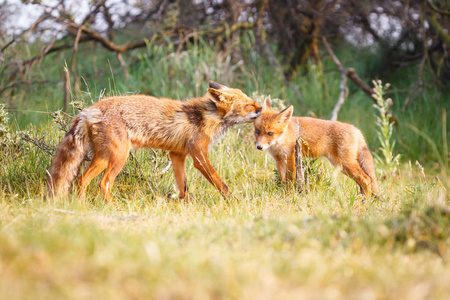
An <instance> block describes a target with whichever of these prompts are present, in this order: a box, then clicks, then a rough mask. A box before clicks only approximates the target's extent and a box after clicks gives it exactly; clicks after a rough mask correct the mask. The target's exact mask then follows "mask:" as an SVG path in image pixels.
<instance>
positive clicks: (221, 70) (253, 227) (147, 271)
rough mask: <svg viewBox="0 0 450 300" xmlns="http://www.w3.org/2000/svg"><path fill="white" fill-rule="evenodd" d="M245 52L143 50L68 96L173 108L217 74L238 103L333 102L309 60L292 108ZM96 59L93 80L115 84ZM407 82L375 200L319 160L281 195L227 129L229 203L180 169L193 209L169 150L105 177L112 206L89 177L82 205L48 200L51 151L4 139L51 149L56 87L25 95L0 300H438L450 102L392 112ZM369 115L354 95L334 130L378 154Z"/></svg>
mask: <svg viewBox="0 0 450 300" xmlns="http://www.w3.org/2000/svg"><path fill="white" fill-rule="evenodd" d="M245 42H246V41H241V44H239V46H240V47H242V48H244V54H242V57H243V60H236V59H235V58H230V56H227V55H224V54H220V55H219V54H216V53H215V52H214V49H213V48H208V47H206V46H201V47H199V48H195V47H194V48H193V49H190V50H189V51H186V52H182V54H181V55H180V56H175V55H174V54H173V52H174V49H170V47H169V48H166V49H164V48H161V47H159V46H153V45H149V48H148V49H147V53H144V54H142V53H141V54H139V55H136V56H135V57H131V58H129V60H130V61H135V63H134V64H131V66H130V81H129V82H125V81H124V80H123V78H121V76H120V75H115V76H112V75H111V74H109V75H108V74H107V75H105V74H100V77H101V80H103V81H101V80H99V81H97V80H95V79H93V78H90V79H89V78H88V79H86V85H85V86H84V87H83V88H82V89H81V90H80V91H78V90H76V91H73V95H72V97H73V100H82V101H84V102H85V103H87V104H89V103H91V102H92V101H96V100H97V98H98V96H99V94H101V93H102V92H103V93H106V94H108V93H115V92H111V91H120V93H122V94H125V93H127V92H131V93H136V92H141V93H147V94H153V95H160V96H165V97H172V98H177V99H185V98H187V97H193V96H199V95H202V94H203V93H204V92H205V89H206V82H207V80H209V79H214V80H216V81H218V82H222V83H226V84H230V85H233V86H236V87H239V88H242V89H244V90H245V91H246V92H247V93H248V94H249V95H250V94H251V93H252V92H253V91H257V92H259V94H271V95H272V96H273V97H280V98H283V99H285V101H286V102H285V103H290V104H294V106H295V113H294V114H295V115H317V116H319V117H322V118H329V116H330V112H331V110H332V107H333V105H334V102H335V100H334V99H336V98H337V95H338V94H339V88H338V85H339V75H336V74H337V73H335V74H333V73H325V72H323V71H320V70H318V69H317V68H315V67H314V66H309V70H308V71H304V72H299V75H298V76H297V77H295V78H293V80H292V82H293V84H294V85H295V86H297V87H298V89H299V91H300V93H301V94H302V97H303V98H304V99H303V101H304V104H303V105H301V104H300V101H299V99H297V98H296V96H295V93H294V92H293V90H292V89H291V88H289V87H288V86H286V84H285V83H284V82H283V81H282V80H281V77H280V74H279V70H275V69H274V68H273V67H272V66H270V65H269V64H268V63H267V61H264V60H262V58H261V57H258V56H257V55H256V54H255V53H253V52H251V53H245V51H247V50H245V49H247V48H251V45H250V46H248V45H247V46H246V45H245ZM245 47H247V48H245ZM88 50H89V49H88ZM80 51H81V53H83V49H80ZM89 51H90V50H89ZM101 59H104V61H100V59H99V61H97V64H98V66H99V68H100V69H101V70H106V69H107V70H110V69H109V68H111V73H113V74H120V71H117V70H118V68H116V69H114V66H111V65H109V62H106V61H107V58H105V57H102V58H101ZM343 60H344V59H343ZM62 61H63V58H61V57H60V58H59V62H61V63H60V64H59V66H58V64H55V63H54V62H48V61H47V62H46V61H44V62H43V64H42V66H43V67H42V68H43V69H44V66H45V64H46V63H47V64H48V63H50V65H49V68H48V69H46V70H47V71H48V72H49V73H48V74H45V76H44V75H42V76H44V77H45V78H47V79H49V80H51V79H52V76H55V77H57V75H55V74H57V73H58V72H60V71H61V70H60V69H61V65H62ZM356 61H358V59H357V58H356V59H355V63H356ZM89 63H90V61H88V60H87V59H86V60H85V61H83V65H81V66H79V70H78V72H79V74H88V72H89V71H87V66H88V65H89ZM108 65H109V66H108ZM250 66H251V67H250ZM57 69H59V71H58V70H57ZM113 69H114V70H113ZM116 71H117V72H116ZM411 73H412V72H408V71H405V70H404V71H403V73H402V74H403V75H404V76H403V75H402V76H398V78H400V79H398V80H397V82H393V85H394V86H395V87H396V89H393V93H391V94H390V96H392V98H393V100H394V107H393V108H394V111H393V112H394V114H395V115H396V117H397V118H398V119H399V126H398V127H396V128H395V129H394V132H393V141H394V140H395V141H396V142H397V145H396V148H395V149H394V152H395V153H394V154H397V153H399V154H402V159H401V162H400V164H399V165H397V166H396V167H395V170H392V169H391V170H382V169H381V168H378V171H379V179H380V180H379V185H380V189H381V197H380V198H379V199H372V198H370V199H364V198H363V197H361V196H360V195H359V193H358V190H359V189H358V188H357V185H356V184H355V183H354V182H353V181H352V180H351V179H349V178H347V177H345V176H344V175H342V174H341V173H340V172H339V171H338V170H336V169H335V168H333V167H332V166H331V165H330V164H329V163H328V161H326V160H322V159H320V160H316V161H306V165H307V169H308V171H309V178H310V180H309V181H310V183H309V186H308V191H307V193H299V192H297V191H295V190H293V189H292V188H284V187H283V186H281V185H280V184H279V183H278V182H277V174H276V172H275V171H274V169H275V165H274V162H273V160H272V158H271V157H270V156H269V155H268V154H267V153H266V152H260V151H258V150H256V148H255V146H254V142H253V126H252V125H251V124H247V125H239V126H236V127H234V128H232V129H231V130H229V132H228V133H227V135H226V136H225V137H224V138H223V139H222V140H221V141H220V142H218V143H217V144H216V145H215V146H214V147H213V148H212V150H211V161H212V164H213V165H214V166H215V167H216V169H217V171H218V173H219V174H220V176H221V177H222V178H223V180H224V181H225V182H226V183H227V185H228V186H229V188H230V191H231V192H232V197H230V198H228V199H224V198H221V197H220V195H219V193H218V192H217V191H216V190H215V189H214V187H212V186H211V185H210V184H209V183H208V182H207V181H206V179H204V178H203V177H202V176H201V175H200V173H199V172H198V171H197V170H195V169H194V168H193V166H192V160H191V159H188V167H187V176H188V185H189V189H190V192H191V194H192V196H193V200H192V201H191V202H185V201H180V200H179V199H177V198H176V194H177V190H176V188H175V180H174V177H173V174H172V170H171V169H170V168H167V166H168V162H169V160H168V157H167V155H166V154H165V153H164V152H161V151H157V152H152V151H150V150H140V151H136V152H134V153H133V155H132V157H131V158H130V159H129V160H128V162H127V164H126V166H125V168H124V170H125V172H122V173H121V174H120V175H119V176H118V178H117V179H116V182H115V185H114V188H113V195H114V203H105V202H104V201H103V199H102V198H101V197H100V196H99V192H100V191H99V187H98V183H99V178H96V179H95V180H94V181H93V183H91V185H90V186H89V189H88V197H87V200H86V201H85V202H80V201H79V199H77V197H76V196H75V195H73V194H72V195H71V196H70V197H69V198H67V199H57V200H55V201H49V200H45V197H44V195H45V193H46V185H45V174H46V169H48V168H49V166H50V163H51V160H52V156H51V155H49V154H47V153H45V152H44V151H41V150H39V149H38V148H37V147H35V146H33V145H31V144H29V143H25V142H23V141H21V140H20V137H19V136H20V134H19V133H18V132H15V131H16V130H17V129H22V130H27V131H29V132H28V134H29V135H30V136H31V137H32V138H34V139H35V140H36V141H41V142H45V143H47V144H49V145H56V144H57V143H58V141H59V140H60V138H61V136H62V133H61V130H59V129H58V126H57V125H55V124H53V123H51V122H50V121H49V120H50V119H51V118H50V114H51V112H52V111H54V110H56V109H58V108H60V106H61V105H60V104H59V105H58V103H60V102H61V101H60V100H61V99H62V97H61V89H59V90H58V89H51V88H48V87H45V86H44V87H33V86H30V87H28V90H27V89H24V90H23V91H22V92H21V93H18V94H17V95H16V98H15V100H17V101H16V102H14V104H15V105H16V110H14V113H13V114H12V116H13V118H12V120H10V122H9V123H8V125H9V126H10V127H9V129H8V128H6V132H8V130H9V134H10V136H9V140H10V141H9V142H8V143H7V144H6V146H5V145H2V144H1V143H0V146H1V147H0V168H1V169H0V298H1V299H33V300H37V299H99V298H103V299H448V298H449V297H450V284H449V282H450V267H449V264H448V260H449V259H450V230H449V228H450V210H449V208H448V206H449V192H448V190H449V186H450V180H449V177H448V172H449V169H448V162H449V160H448V157H449V156H448V145H447V140H448V132H449V130H448V123H447V121H446V111H448V110H449V107H450V106H449V102H448V101H447V102H446V101H445V99H446V98H445V97H448V95H447V96H446V95H445V94H442V95H440V96H439V97H440V98H439V99H441V100H439V101H434V98H433V97H434V96H436V94H435V93H438V92H436V90H431V91H429V92H428V93H424V94H423V95H422V97H421V98H420V99H417V100H416V101H415V102H414V103H413V104H412V105H411V109H409V110H407V111H406V112H405V113H402V112H401V105H402V100H403V98H402V97H403V96H402V94H400V92H398V90H401V89H402V88H405V87H408V84H410V82H408V80H409V79H408V76H411ZM161 74H164V76H163V77H164V78H162V77H161V76H162V75H161ZM394 76H395V75H393V77H394ZM402 80H404V81H402ZM188 87H192V88H188ZM397 89H398V90H397ZM105 91H108V92H105ZM430 99H431V100H430ZM369 100H370V99H369ZM259 101H260V102H261V99H259ZM371 105H372V102H371V101H368V97H367V96H365V95H363V94H362V92H360V91H357V90H355V89H354V87H352V86H350V94H349V97H348V99H347V102H346V104H345V105H344V107H343V109H342V111H341V113H340V115H339V120H343V121H347V122H350V123H352V124H355V125H357V126H358V127H360V128H361V129H362V131H363V132H364V134H365V136H366V138H367V142H368V144H369V147H370V148H371V150H372V151H373V152H374V153H377V154H379V155H381V151H380V149H379V147H380V142H379V141H378V140H377V135H376V133H377V130H378V129H377V126H376V117H375V113H376V111H375V109H373V108H372V107H371ZM0 120H2V119H1V116H0ZM0 123H1V122H0ZM30 123H31V124H30ZM1 125H2V124H0V138H4V137H5V136H1V134H2V131H1V130H3V129H2V127H1ZM3 132H5V131H3ZM0 142H1V139H0ZM169 167H170V166H169Z"/></svg>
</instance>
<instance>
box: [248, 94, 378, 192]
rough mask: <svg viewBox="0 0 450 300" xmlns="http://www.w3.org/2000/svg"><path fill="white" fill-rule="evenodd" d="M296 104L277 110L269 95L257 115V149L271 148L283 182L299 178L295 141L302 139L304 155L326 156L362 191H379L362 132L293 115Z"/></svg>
mask: <svg viewBox="0 0 450 300" xmlns="http://www.w3.org/2000/svg"><path fill="white" fill-rule="evenodd" d="M293 110H294V108H293V106H292V105H291V106H289V107H287V108H285V109H283V110H282V111H280V112H279V111H276V110H274V109H273V108H272V107H271V106H270V100H269V98H266V100H265V103H264V106H263V110H262V114H261V116H259V117H258V118H256V120H255V122H254V126H255V138H256V148H257V149H259V150H268V151H269V153H270V154H271V155H272V157H273V158H274V159H275V163H276V166H277V170H278V174H279V176H280V178H281V180H282V181H286V180H289V181H293V180H294V177H295V143H296V140H297V139H298V138H300V139H301V141H302V155H303V156H304V157H310V158H318V157H326V158H328V159H329V160H330V162H331V163H332V164H333V165H335V166H338V167H340V168H342V172H343V173H344V174H345V175H347V176H349V177H350V178H352V179H353V180H355V181H356V183H358V185H359V186H360V189H361V193H363V194H365V195H370V194H372V193H373V194H378V187H377V182H376V176H375V167H374V163H373V157H372V154H371V153H370V151H369V148H368V147H367V144H366V141H365V140H364V136H363V135H362V133H361V131H360V130H359V129H358V128H356V127H355V126H353V125H351V124H347V123H342V122H338V121H328V120H320V119H314V118H308V117H293V116H292V113H293Z"/></svg>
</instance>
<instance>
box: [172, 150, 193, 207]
mask: <svg viewBox="0 0 450 300" xmlns="http://www.w3.org/2000/svg"><path fill="white" fill-rule="evenodd" d="M186 156H187V153H179V152H174V151H171V152H169V157H170V160H171V161H172V168H173V173H174V175H175V180H176V182H177V186H178V191H179V192H180V194H179V197H180V198H181V199H187V200H189V198H190V197H189V191H188V186H187V180H186Z"/></svg>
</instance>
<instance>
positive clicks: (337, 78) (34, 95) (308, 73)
mask: <svg viewBox="0 0 450 300" xmlns="http://www.w3.org/2000/svg"><path fill="white" fill-rule="evenodd" d="M449 29H450V1H448V0H443V1H434V0H411V1H407V0H401V1H387V0H372V1H359V0H345V1H343V0H314V1H302V0H299V1H294V0H283V1H275V0H246V1H232V0H183V1H182V0H154V1H151V0H149V1H142V0H123V1H117V0H103V1H75V0H52V1H50V0H49V1H44V0H42V1H25V0H24V1H22V2H20V1H14V0H5V1H3V2H1V4H0V49H1V52H0V103H3V104H5V105H6V109H7V111H8V112H9V113H10V115H12V116H13V118H11V119H10V120H9V122H10V126H11V128H13V129H14V130H19V129H20V130H24V129H30V128H35V127H40V126H44V125H45V124H47V123H48V122H49V121H50V120H51V119H52V118H51V113H52V112H53V111H56V110H63V111H64V112H67V113H69V114H72V113H74V108H73V107H72V106H71V105H69V104H70V103H71V102H74V101H75V102H78V103H80V101H81V102H84V103H85V104H90V103H92V102H96V101H98V99H99V98H100V97H102V96H106V95H110V94H127V93H142V94H151V95H155V96H158V97H169V98H175V99H186V98H189V97H194V96H200V95H203V94H204V93H205V92H206V88H207V81H208V80H215V81H218V82H220V83H223V84H226V85H230V86H234V87H237V88H241V89H243V90H245V91H246V92H247V94H252V92H258V93H259V94H270V95H271V96H272V97H275V98H282V99H284V100H285V103H286V104H293V105H294V106H295V113H294V114H295V115H306V116H317V117H320V118H325V119H329V118H330V117H331V112H332V110H333V108H334V106H335V104H336V102H337V101H338V99H340V100H345V103H344V104H343V106H342V108H341V110H340V111H339V116H338V120H341V121H345V122H349V123H352V124H355V125H356V126H358V127H359V128H361V129H362V131H363V132H364V134H365V136H366V138H367V140H368V143H369V146H370V147H371V149H373V150H375V149H378V147H379V146H380V141H378V140H377V135H376V129H375V126H374V124H375V122H376V116H375V115H376V110H375V108H374V107H373V105H374V103H375V102H374V100H373V98H372V97H371V94H372V91H371V89H372V88H373V85H372V80H374V79H381V80H382V81H383V82H384V83H386V82H389V83H390V84H391V87H390V89H389V90H388V91H387V93H388V94H387V97H390V98H392V100H393V106H392V111H391V112H390V113H391V114H392V120H394V121H395V124H396V125H395V127H394V132H393V138H394V139H395V140H396V142H397V144H396V151H397V152H399V153H401V154H402V157H403V159H405V162H406V161H408V160H410V161H413V162H414V161H416V160H418V161H419V162H420V163H422V164H425V165H426V166H427V167H428V168H429V169H430V170H434V171H435V172H439V169H441V168H446V169H447V168H448V157H449V155H448V145H447V141H448V133H449V132H450V130H449V128H448V122H447V116H446V112H447V111H448V110H449V107H450V101H449V100H450V89H449V87H450V85H449V83H450V54H449V51H450V47H449V45H450V42H449V41H450V33H449ZM347 79H349V80H347ZM340 95H341V96H340ZM30 124H31V125H30Z"/></svg>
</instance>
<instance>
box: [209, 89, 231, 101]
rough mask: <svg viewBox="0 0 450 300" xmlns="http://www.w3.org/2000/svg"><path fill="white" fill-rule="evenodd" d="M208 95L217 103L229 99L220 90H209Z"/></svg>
mask: <svg viewBox="0 0 450 300" xmlns="http://www.w3.org/2000/svg"><path fill="white" fill-rule="evenodd" d="M208 93H209V94H210V95H211V99H213V100H214V101H216V102H221V101H226V100H227V98H226V96H225V94H224V93H222V92H221V91H219V90H216V89H214V88H209V89H208Z"/></svg>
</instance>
